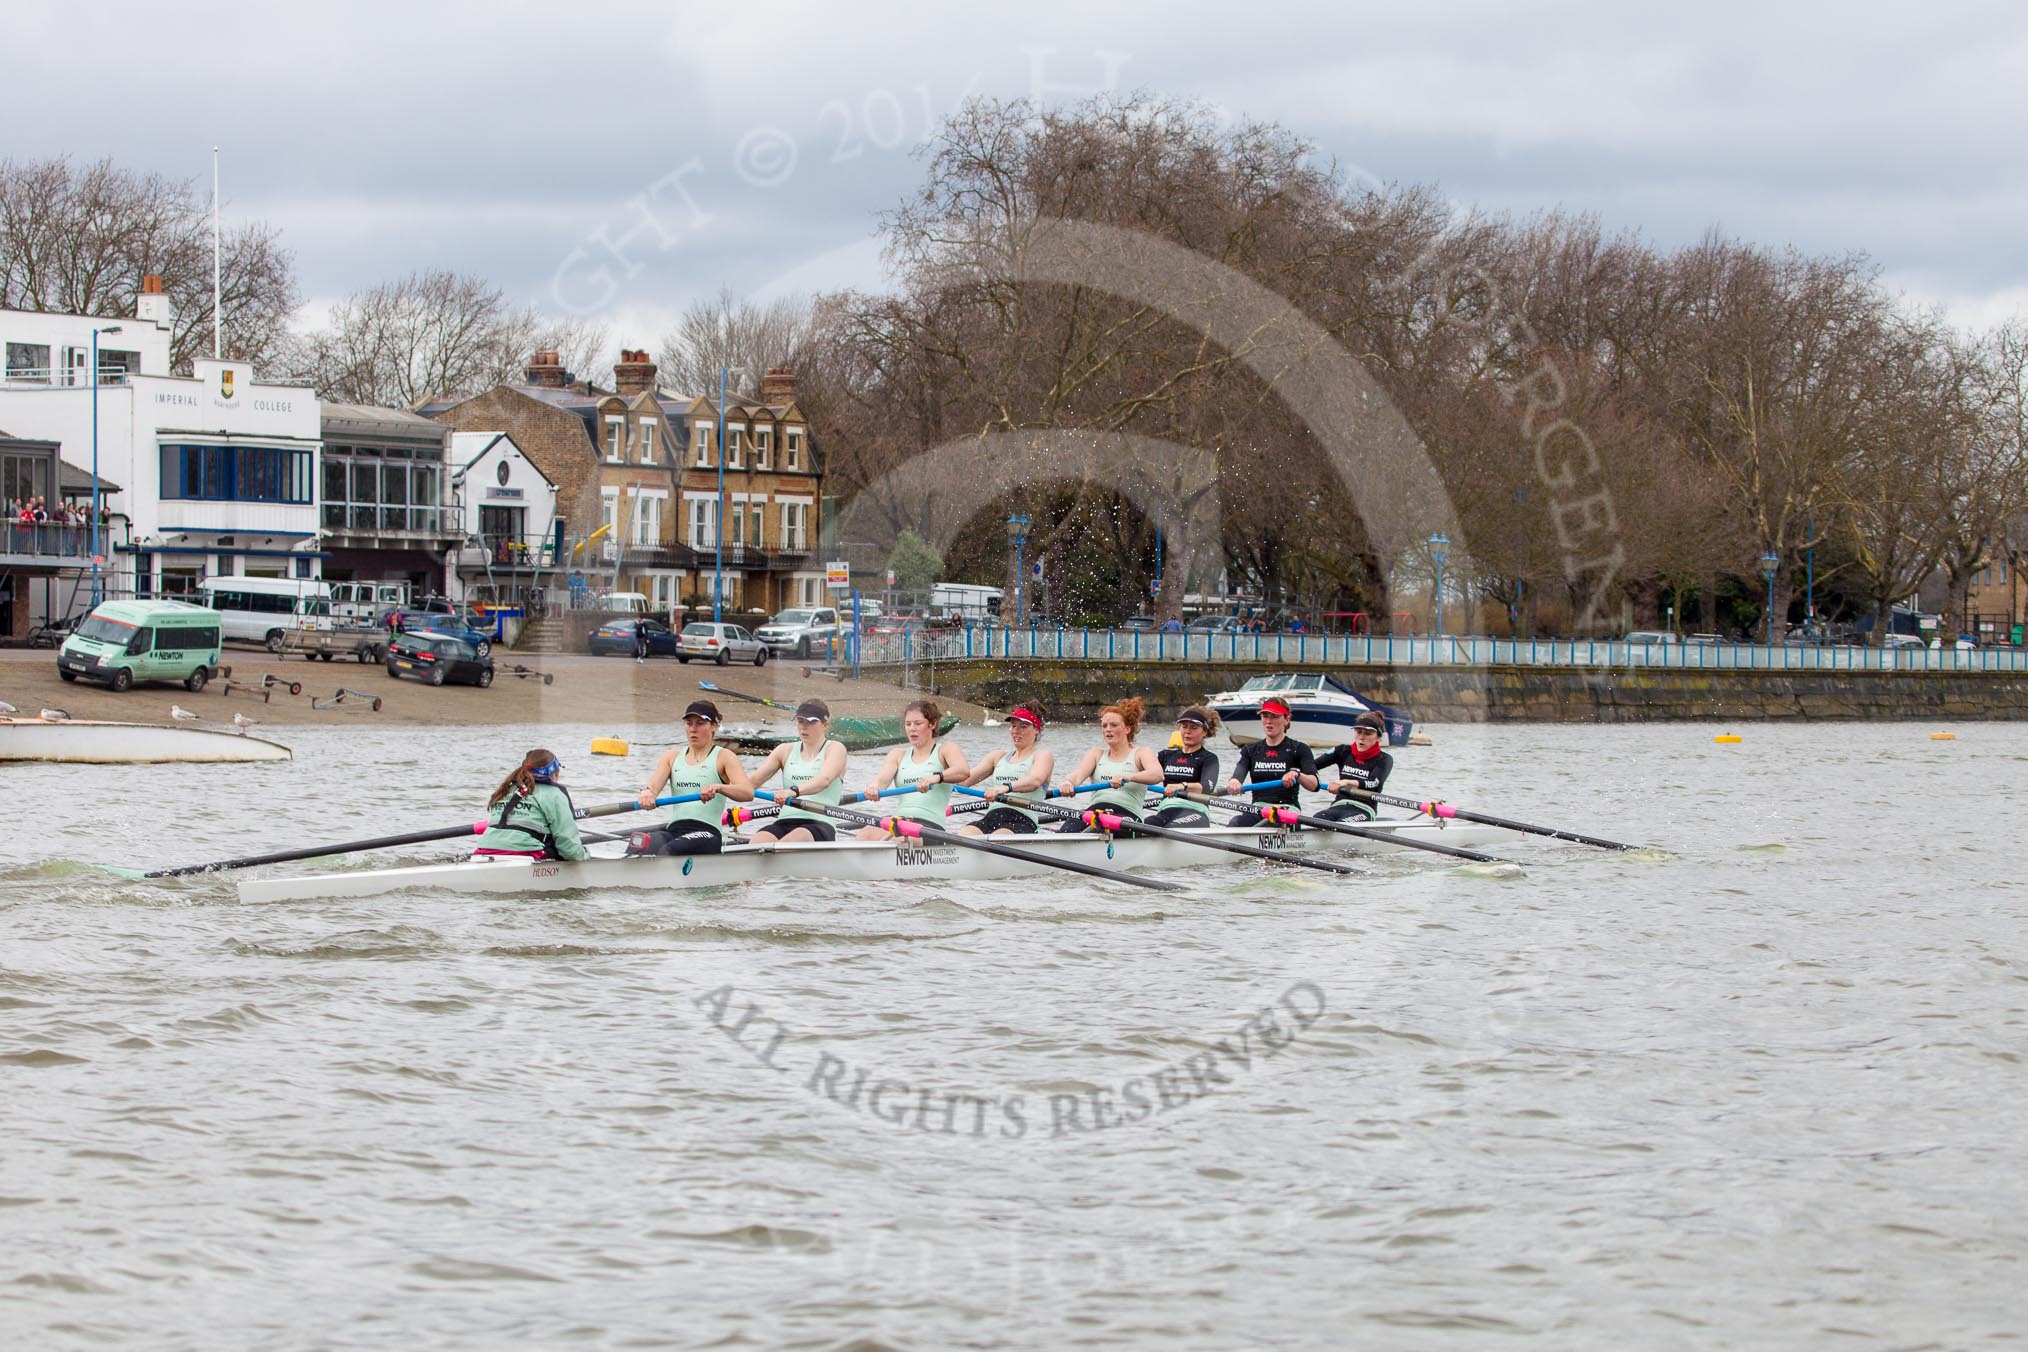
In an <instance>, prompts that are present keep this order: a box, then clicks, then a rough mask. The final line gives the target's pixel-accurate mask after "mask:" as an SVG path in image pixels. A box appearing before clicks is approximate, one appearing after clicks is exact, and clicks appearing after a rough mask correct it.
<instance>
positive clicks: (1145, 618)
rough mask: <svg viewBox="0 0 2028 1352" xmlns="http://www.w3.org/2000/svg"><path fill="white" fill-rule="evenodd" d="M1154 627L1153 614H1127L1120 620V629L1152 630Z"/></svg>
mask: <svg viewBox="0 0 2028 1352" xmlns="http://www.w3.org/2000/svg"><path fill="white" fill-rule="evenodd" d="M1154 627H1155V617H1154V616H1153V615H1129V616H1127V618H1125V619H1124V620H1121V621H1120V628H1122V629H1145V630H1153V629H1154Z"/></svg>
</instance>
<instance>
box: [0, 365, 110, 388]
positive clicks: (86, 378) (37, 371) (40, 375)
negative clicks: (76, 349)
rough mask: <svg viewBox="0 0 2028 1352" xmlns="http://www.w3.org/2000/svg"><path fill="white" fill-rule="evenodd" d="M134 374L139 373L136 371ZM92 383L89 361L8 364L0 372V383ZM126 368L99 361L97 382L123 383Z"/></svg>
mask: <svg viewBox="0 0 2028 1352" xmlns="http://www.w3.org/2000/svg"><path fill="white" fill-rule="evenodd" d="M136 374H139V373H138V372H137V373H136ZM91 383H92V371H91V365H90V363H85V364H83V365H79V366H75V367H63V366H10V367H8V368H7V369H6V370H5V371H4V372H0V384H4V385H57V386H64V387H70V386H77V385H89V384H91ZM126 383H127V370H126V368H125V367H123V366H108V365H106V364H105V363H104V362H103V361H101V362H100V363H99V384H101V385H124V384H126Z"/></svg>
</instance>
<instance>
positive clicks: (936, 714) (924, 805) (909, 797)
mask: <svg viewBox="0 0 2028 1352" xmlns="http://www.w3.org/2000/svg"><path fill="white" fill-rule="evenodd" d="M942 717H943V710H941V709H939V708H938V707H937V706H936V702H935V701H934V700H926V699H918V700H910V701H909V703H908V706H907V707H906V708H904V709H903V710H902V711H901V731H902V733H903V735H905V736H906V737H907V738H908V741H907V742H906V743H904V744H903V745H901V746H898V747H896V748H895V749H894V750H892V751H890V752H888V753H887V759H886V760H885V761H883V762H882V763H881V766H880V773H879V774H878V775H877V776H875V778H874V780H873V787H872V788H871V789H870V790H868V796H871V795H872V794H876V793H878V792H880V791H881V790H882V789H885V788H887V787H889V786H890V785H902V784H906V785H908V786H909V787H910V788H911V789H912V790H913V791H912V792H910V793H904V794H902V795H900V796H899V797H896V798H894V799H892V800H890V801H889V802H888V803H887V804H886V805H885V806H884V807H882V809H881V811H882V812H884V813H892V814H893V815H894V816H897V817H908V818H910V819H912V820H914V821H917V822H920V823H922V824H923V825H924V826H933V827H935V828H936V829H937V830H939V831H948V830H950V829H951V828H950V823H949V822H947V821H945V820H944V808H945V807H947V806H949V804H950V801H951V785H953V784H962V783H964V782H965V780H966V778H967V776H969V775H970V774H971V773H972V772H971V768H970V767H969V766H967V765H966V764H965V753H964V752H962V751H960V750H958V748H957V745H956V744H955V743H953V742H939V741H938V740H937V721H938V720H939V719H941V718H942ZM887 834H888V832H887V828H885V827H881V826H866V827H861V828H860V830H859V831H858V833H857V834H856V835H855V836H854V839H856V840H885V839H886V838H887Z"/></svg>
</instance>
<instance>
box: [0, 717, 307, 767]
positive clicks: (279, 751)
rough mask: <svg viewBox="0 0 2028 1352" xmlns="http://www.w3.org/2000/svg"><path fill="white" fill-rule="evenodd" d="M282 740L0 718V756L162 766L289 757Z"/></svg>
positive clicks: (4, 758) (205, 731)
mask: <svg viewBox="0 0 2028 1352" xmlns="http://www.w3.org/2000/svg"><path fill="white" fill-rule="evenodd" d="M294 754H295V753H294V752H292V751H290V750H289V748H288V747H286V746H283V745H282V744H281V743H280V742H270V741H268V740H267V739H266V738H263V737H249V736H247V735H245V734H244V733H240V732H236V731H232V730H229V729H223V728H203V727H182V726H164V725H162V724H157V723H108V722H100V721H97V720H94V719H65V720H63V721H61V722H55V721H44V720H43V719H40V718H0V761H53V762H60V763H65V764H79V765H158V764H165V763H168V762H172V761H219V762H225V761H285V760H288V759H290V758H291V757H292V756H293V755H294Z"/></svg>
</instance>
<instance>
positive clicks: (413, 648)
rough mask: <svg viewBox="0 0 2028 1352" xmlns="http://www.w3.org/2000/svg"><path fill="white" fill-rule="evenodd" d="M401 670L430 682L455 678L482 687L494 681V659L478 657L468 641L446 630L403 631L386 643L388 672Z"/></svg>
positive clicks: (466, 683)
mask: <svg viewBox="0 0 2028 1352" xmlns="http://www.w3.org/2000/svg"><path fill="white" fill-rule="evenodd" d="M403 672H407V673H409V674H410V675H412V676H416V677H419V678H420V679H422V680H425V681H428V682H429V683H430V684H431V685H443V684H444V683H445V682H447V681H455V682H457V683H458V684H460V685H476V686H480V687H482V688H483V687H485V686H489V685H491V684H493V659H492V658H490V657H481V656H480V655H479V652H478V650H477V649H476V648H474V647H473V646H472V645H471V644H469V643H467V642H465V641H464V640H463V639H460V638H452V637H450V636H449V635H447V634H428V633H405V634H399V635H396V637H395V639H394V641H393V642H392V643H389V644H388V645H387V674H388V676H390V677H396V676H400V675H401V674H402V673H403Z"/></svg>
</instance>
